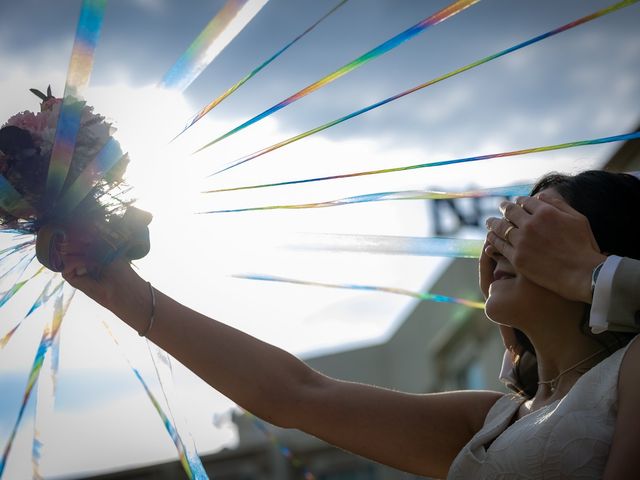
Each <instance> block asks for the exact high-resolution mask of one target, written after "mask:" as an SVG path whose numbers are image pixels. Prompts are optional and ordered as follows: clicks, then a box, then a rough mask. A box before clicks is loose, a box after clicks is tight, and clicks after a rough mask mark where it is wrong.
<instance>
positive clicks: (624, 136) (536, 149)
mask: <svg viewBox="0 0 640 480" xmlns="http://www.w3.org/2000/svg"><path fill="white" fill-rule="evenodd" d="M636 138H640V132H632V133H624V134H621V135H614V136H611V137H600V138H594V139H591V140H578V141H575V142H568V143H559V144H555V145H546V146H543V147H534V148H527V149H524V150H512V151H510V152H501V153H490V154H488V155H478V156H475V157H465V158H456V159H452V160H442V161H438V162H429V163H419V164H417V165H408V166H405V167H395V168H383V169H381V170H369V171H366V172H356V173H346V174H343V175H331V176H328V177H317V178H306V179H303V180H289V181H286V182H278V183H264V184H260V185H249V186H243V187H231V188H219V189H214V190H207V191H205V192H203V193H220V192H234V191H238V190H253V189H256V188H268V187H280V186H283V185H297V184H301V183H312V182H323V181H326V180H338V179H341V178H352V177H362V176H366V175H379V174H383V173H393V172H402V171H407V170H416V169H419V168H431V167H441V166H444V165H453V164H456V163H466V162H478V161H482V160H489V159H492V158H502V157H514V156H517V155H526V154H529V153H540V152H549V151H552V150H562V149H565V148H573V147H583V146H586V145H600V144H603V143H612V142H625V141H627V140H634V139H636Z"/></svg>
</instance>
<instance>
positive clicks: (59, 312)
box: [0, 292, 70, 478]
mask: <svg viewBox="0 0 640 480" xmlns="http://www.w3.org/2000/svg"><path fill="white" fill-rule="evenodd" d="M69 300H70V299H69ZM69 303H70V302H67V303H66V305H64V306H63V305H62V292H60V295H59V297H58V299H57V300H56V306H55V309H54V314H53V319H52V321H51V322H48V323H47V324H46V325H45V328H44V331H43V332H42V338H41V339H40V343H39V344H38V349H37V350H36V354H35V358H34V359H33V365H32V366H31V371H30V372H29V377H28V380H27V386H26V387H25V391H24V395H23V397H22V403H21V405H20V410H19V412H18V417H17V419H16V422H15V424H14V426H13V429H12V431H11V434H10V435H9V439H8V441H7V445H6V446H5V449H4V452H3V454H2V458H1V459H0V478H2V474H3V473H4V468H5V466H6V464H7V459H8V457H9V453H10V452H11V447H12V446H13V441H14V440H15V437H16V433H17V432H18V428H19V427H20V423H21V422H22V418H23V416H24V412H25V410H26V408H27V403H28V402H29V398H31V393H32V392H33V388H34V387H35V385H36V383H37V382H38V377H39V376H40V371H41V370H42V365H43V363H44V358H45V356H46V354H47V352H48V351H49V348H50V347H51V344H52V342H53V339H54V338H55V336H56V335H58V333H59V332H60V326H61V324H62V319H63V317H64V315H65V313H66V310H67V308H68V307H69Z"/></svg>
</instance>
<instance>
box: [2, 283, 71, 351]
mask: <svg viewBox="0 0 640 480" xmlns="http://www.w3.org/2000/svg"><path fill="white" fill-rule="evenodd" d="M55 278H56V275H54V276H53V277H51V279H49V281H48V282H47V284H46V285H45V287H44V289H43V290H42V292H40V295H39V296H38V298H37V299H36V300H35V301H34V302H33V305H31V308H30V309H29V311H28V312H27V314H26V315H25V316H24V317H23V318H22V319H21V320H20V321H19V322H18V323H17V324H16V326H15V327H13V328H12V329H11V330H9V331H8V332H7V333H6V334H5V335H4V337H2V338H0V349H2V348H4V347H5V346H6V345H7V344H8V343H9V341H10V340H11V338H12V337H13V335H14V334H15V333H16V332H17V331H18V329H19V328H20V326H21V325H22V323H23V322H24V321H25V320H26V319H27V317H30V316H31V315H32V314H33V313H34V312H35V311H36V310H38V309H39V308H40V307H41V306H42V305H44V304H46V303H47V302H48V301H49V299H50V298H51V297H53V296H54V295H57V294H58V293H60V291H61V290H62V287H63V286H64V284H65V282H64V280H62V281H61V282H60V283H59V284H58V285H57V286H56V287H55V288H54V289H53V290H51V291H49V290H50V288H51V284H52V283H53V280H54V279H55Z"/></svg>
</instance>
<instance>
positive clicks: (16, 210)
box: [0, 175, 34, 217]
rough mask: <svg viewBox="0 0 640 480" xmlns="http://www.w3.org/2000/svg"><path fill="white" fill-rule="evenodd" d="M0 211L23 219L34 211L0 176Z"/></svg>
mask: <svg viewBox="0 0 640 480" xmlns="http://www.w3.org/2000/svg"><path fill="white" fill-rule="evenodd" d="M0 210H4V211H5V212H8V213H10V214H11V215H13V216H15V217H23V216H26V215H28V214H29V213H30V212H33V211H34V209H33V207H32V206H31V205H29V202H27V201H26V200H25V199H24V198H22V195H21V194H20V193H19V192H18V191H17V190H16V189H15V188H13V185H11V184H10V183H9V181H8V180H7V179H6V178H5V176H4V175H0Z"/></svg>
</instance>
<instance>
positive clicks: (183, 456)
mask: <svg viewBox="0 0 640 480" xmlns="http://www.w3.org/2000/svg"><path fill="white" fill-rule="evenodd" d="M102 326H103V327H104V328H105V330H106V331H107V333H108V334H109V336H110V337H111V340H113V342H114V343H115V344H116V347H117V348H118V349H119V350H120V353H121V354H122V357H123V358H124V361H125V362H126V363H127V365H128V366H129V368H130V369H131V371H132V372H133V374H134V375H135V377H136V378H137V379H138V381H139V382H140V384H141V385H142V388H144V391H145V393H146V394H147V397H149V400H150V401H151V404H152V405H153V407H154V408H155V409H156V412H158V415H159V416H160V419H161V420H162V424H163V425H164V428H165V429H166V430H167V432H168V433H169V436H170V437H171V440H172V441H173V443H174V445H175V447H176V449H177V451H178V457H179V459H180V464H181V465H182V468H183V469H184V471H185V473H186V474H187V476H188V477H189V479H191V480H208V477H207V475H206V473H205V472H204V469H202V471H201V470H200V468H199V467H198V466H197V464H199V465H200V466H202V463H201V462H200V459H199V458H198V460H197V462H196V460H195V459H194V458H191V457H189V456H188V454H187V449H186V448H185V446H184V443H183V442H182V438H180V434H179V433H178V430H177V429H176V427H175V426H174V425H173V423H172V422H171V420H170V419H169V417H167V415H166V414H165V413H164V410H163V409H162V406H161V405H160V403H159V402H158V400H157V399H156V397H155V396H154V395H153V393H152V392H151V389H149V386H148V385H147V382H145V380H144V378H142V375H141V374H140V372H139V371H138V369H137V368H135V367H134V366H133V364H132V363H131V360H129V357H127V355H126V354H125V352H124V349H123V348H122V346H121V345H120V342H119V341H118V339H117V338H116V336H115V335H114V334H113V332H112V331H111V329H110V328H109V325H107V323H106V322H105V321H104V320H102Z"/></svg>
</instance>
